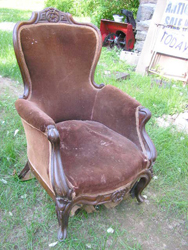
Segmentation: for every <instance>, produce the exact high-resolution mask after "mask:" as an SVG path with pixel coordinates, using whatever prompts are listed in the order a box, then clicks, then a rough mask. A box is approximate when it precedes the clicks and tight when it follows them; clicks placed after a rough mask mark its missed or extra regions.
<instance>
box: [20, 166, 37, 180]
mask: <svg viewBox="0 0 188 250" xmlns="http://www.w3.org/2000/svg"><path fill="white" fill-rule="evenodd" d="M18 178H19V179H20V180H22V181H27V180H30V179H33V178H34V175H33V174H32V172H31V170H30V167H29V161H27V162H26V164H25V167H24V168H23V169H22V171H21V172H20V174H19V175H18Z"/></svg>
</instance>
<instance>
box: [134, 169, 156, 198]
mask: <svg viewBox="0 0 188 250" xmlns="http://www.w3.org/2000/svg"><path fill="white" fill-rule="evenodd" d="M151 178H152V173H151V172H150V171H149V170H148V171H147V172H146V173H145V174H143V175H141V176H140V179H139V181H138V182H137V183H136V184H135V185H134V187H133V189H132V190H131V196H132V197H136V199H137V201H138V202H143V201H144V197H143V196H142V195H141V193H142V191H143V190H144V188H146V187H147V185H148V184H149V182H150V181H151Z"/></svg>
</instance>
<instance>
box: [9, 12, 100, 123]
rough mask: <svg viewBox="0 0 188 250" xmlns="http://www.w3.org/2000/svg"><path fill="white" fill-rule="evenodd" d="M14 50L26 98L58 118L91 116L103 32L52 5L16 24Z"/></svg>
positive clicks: (58, 119) (59, 119)
mask: <svg viewBox="0 0 188 250" xmlns="http://www.w3.org/2000/svg"><path fill="white" fill-rule="evenodd" d="M13 34H14V35H13V40H14V49H15V53H16V57H17V60H18V64H19V67H20V70H21V73H22V78H23V81H24V86H25V88H24V89H25V90H24V96H23V98H25V99H27V100H30V101H33V102H35V103H36V104H37V105H38V106H39V107H40V108H41V109H42V110H44V111H45V112H46V113H47V114H48V115H49V116H51V117H52V118H53V119H54V120H55V122H59V121H63V120H67V119H89V117H90V115H91V112H92V107H93V103H94V100H95V95H96V92H97V91H98V90H97V88H98V87H99V86H97V85H95V83H94V71H95V67H96V64H97V62H98V59H99V56H100V51H101V47H102V41H101V35H100V31H99V30H98V29H97V28H96V27H95V26H93V25H92V24H80V23H77V22H75V21H74V20H73V18H72V16H71V15H70V14H68V13H63V12H60V11H58V10H56V9H54V8H47V9H44V10H43V11H41V12H34V13H33V15H32V17H31V19H30V20H29V21H28V22H21V23H17V25H16V26H15V28H14V33H13Z"/></svg>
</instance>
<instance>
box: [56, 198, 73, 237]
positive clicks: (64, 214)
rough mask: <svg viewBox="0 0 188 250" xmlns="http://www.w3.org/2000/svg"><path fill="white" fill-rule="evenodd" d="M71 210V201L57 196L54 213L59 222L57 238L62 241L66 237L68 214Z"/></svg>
mask: <svg viewBox="0 0 188 250" xmlns="http://www.w3.org/2000/svg"><path fill="white" fill-rule="evenodd" d="M70 210H71V201H69V200H67V199H64V198H60V197H57V198H56V214H57V218H58V222H59V231H58V240H59V241H63V240H65V239H66V237H67V228H68V220H69V214H70Z"/></svg>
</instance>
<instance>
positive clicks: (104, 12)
mask: <svg viewBox="0 0 188 250" xmlns="http://www.w3.org/2000/svg"><path fill="white" fill-rule="evenodd" d="M45 5H46V7H50V6H51V7H55V8H57V9H59V10H61V11H64V12H69V13H71V14H72V15H75V16H80V17H81V16H90V17H91V21H92V22H93V23H94V24H95V25H97V26H99V25H100V20H101V19H102V18H105V19H110V20H113V15H114V14H121V10H122V9H128V10H130V11H132V12H133V14H134V16H136V13H137V10H138V6H139V0H127V1H125V0H112V1H109V0H87V1H83V0H46V3H45Z"/></svg>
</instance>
